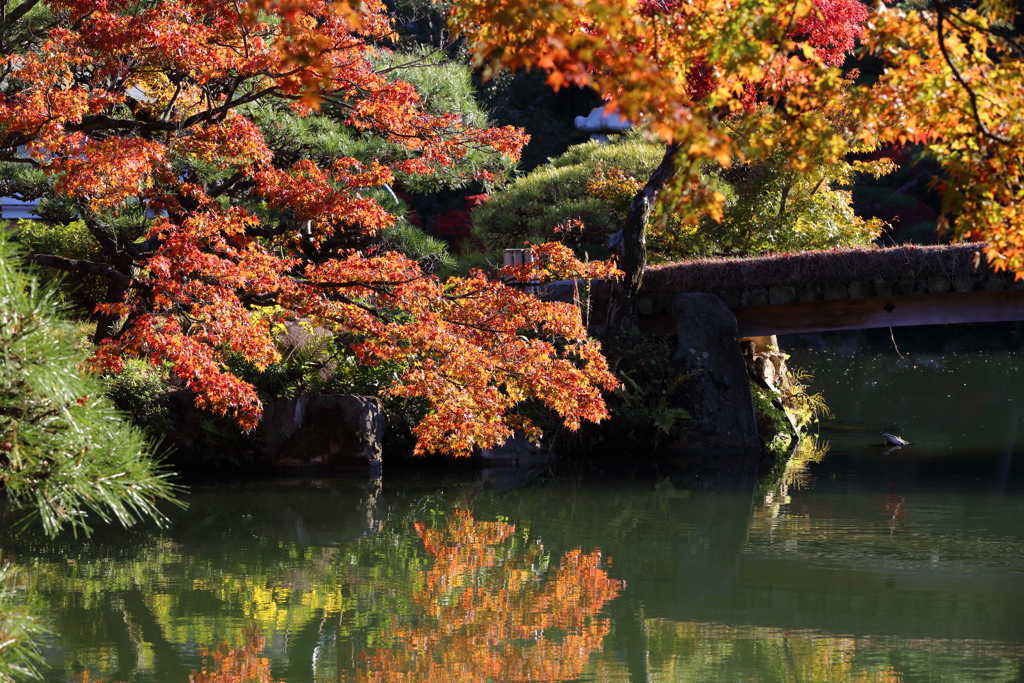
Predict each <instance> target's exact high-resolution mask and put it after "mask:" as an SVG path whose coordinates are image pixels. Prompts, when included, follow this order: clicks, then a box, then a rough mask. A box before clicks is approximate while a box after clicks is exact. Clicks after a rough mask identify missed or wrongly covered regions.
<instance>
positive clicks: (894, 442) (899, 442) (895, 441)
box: [882, 432, 910, 446]
mask: <svg viewBox="0 0 1024 683" xmlns="http://www.w3.org/2000/svg"><path fill="white" fill-rule="evenodd" d="M882 436H884V437H885V445H886V446H909V445H910V442H909V441H907V440H906V439H901V438H900V437H898V436H896V435H895V434H889V433H887V432H882Z"/></svg>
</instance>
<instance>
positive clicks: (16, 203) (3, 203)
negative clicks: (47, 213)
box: [0, 197, 39, 221]
mask: <svg viewBox="0 0 1024 683" xmlns="http://www.w3.org/2000/svg"><path fill="white" fill-rule="evenodd" d="M0 208H2V210H3V213H2V214H0V216H2V217H3V219H4V220H14V221H16V220H18V219H20V218H30V219H37V218H39V216H37V215H36V214H35V213H34V211H35V208H36V202H23V201H21V200H20V199H12V198H10V197H3V198H2V199H0Z"/></svg>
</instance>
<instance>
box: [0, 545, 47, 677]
mask: <svg viewBox="0 0 1024 683" xmlns="http://www.w3.org/2000/svg"><path fill="white" fill-rule="evenodd" d="M23 593H24V591H23V587H22V572H21V570H19V569H18V568H17V567H15V566H14V565H13V564H0V683H14V681H15V680H24V679H27V678H39V677H40V676H39V665H40V664H42V656H41V655H40V652H39V649H38V647H36V646H35V645H34V644H35V642H36V641H37V640H38V639H39V637H40V636H41V635H42V634H43V628H42V626H40V624H39V622H38V621H36V619H34V618H33V617H32V616H31V615H30V614H29V613H28V610H27V609H26V608H25V606H24V605H22V604H20V602H21V598H22V595H23Z"/></svg>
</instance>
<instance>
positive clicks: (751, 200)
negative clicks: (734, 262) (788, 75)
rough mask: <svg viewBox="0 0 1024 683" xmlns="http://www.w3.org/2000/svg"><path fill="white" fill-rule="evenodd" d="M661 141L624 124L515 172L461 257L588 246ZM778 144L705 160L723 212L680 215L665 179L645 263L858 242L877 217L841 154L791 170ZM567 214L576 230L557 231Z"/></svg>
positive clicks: (610, 228) (648, 166) (479, 218)
mask: <svg viewBox="0 0 1024 683" xmlns="http://www.w3.org/2000/svg"><path fill="white" fill-rule="evenodd" d="M664 151H665V150H664V147H663V146H662V145H659V144H656V143H652V142H647V141H645V140H643V139H642V137H641V136H640V134H638V133H631V134H629V135H626V136H624V137H623V139H621V140H620V141H618V142H616V143H612V144H600V143H596V142H588V143H585V144H582V145H576V146H574V147H570V148H569V149H568V151H567V152H566V153H565V154H563V155H562V156H560V157H558V158H557V159H552V160H550V161H549V162H548V163H547V164H546V165H544V166H541V167H539V168H537V169H536V170H535V171H533V172H532V173H530V174H529V175H527V176H524V177H521V178H518V179H517V180H516V181H515V182H513V183H511V184H510V185H508V186H507V187H506V188H505V189H504V190H503V191H502V192H500V193H498V194H497V195H496V196H495V198H494V199H493V200H492V201H490V202H488V203H487V204H484V205H483V206H481V207H479V208H478V209H476V210H475V211H474V212H473V235H474V237H475V238H476V241H477V242H478V244H479V245H481V246H480V247H479V248H478V249H477V251H476V252H473V253H468V254H467V255H465V256H464V258H463V260H464V262H465V264H466V265H467V266H476V267H485V266H486V265H488V264H500V263H501V250H502V249H506V248H519V247H521V246H522V245H523V243H524V242H531V243H536V242H547V241H550V240H553V239H559V240H563V241H568V242H570V243H571V244H573V246H575V247H577V248H578V249H579V250H580V251H586V252H587V253H589V254H590V255H591V256H595V257H604V256H605V255H606V253H607V252H605V253H602V251H601V249H600V246H599V245H603V244H605V243H607V242H608V240H609V238H610V237H611V236H612V235H614V234H615V233H616V232H617V231H618V230H620V229H621V228H622V226H623V223H624V221H625V218H626V213H627V211H628V208H629V203H630V200H631V199H632V198H633V196H634V195H635V194H636V192H637V190H639V189H640V188H641V187H642V186H643V185H644V183H646V181H647V178H649V177H650V175H651V173H652V172H653V171H654V169H655V168H657V166H658V164H659V163H660V162H661V159H662V157H663V155H664ZM790 161H791V160H790V159H788V158H787V156H786V154H785V151H780V152H778V153H777V154H775V155H774V156H772V157H770V158H769V159H768V160H766V161H764V162H759V163H757V164H739V163H737V164H734V165H733V166H732V167H729V168H722V167H719V166H716V165H710V164H709V165H708V166H706V167H705V168H704V170H703V172H702V174H701V184H702V186H703V188H704V189H705V190H707V191H710V192H717V193H719V194H721V195H722V196H723V197H724V200H725V201H724V211H723V215H722V217H721V220H714V219H712V218H711V217H705V218H703V219H702V220H700V221H699V222H698V223H697V224H696V225H693V224H686V223H683V222H682V221H681V220H679V219H678V218H677V217H676V214H675V212H674V211H673V209H672V207H673V202H676V201H683V199H681V198H680V195H678V194H676V193H673V191H672V189H671V188H670V189H669V190H668V191H667V192H665V193H663V196H662V197H660V199H661V201H659V203H658V204H657V205H656V206H655V208H654V210H653V212H652V215H651V220H650V226H649V228H648V235H647V246H648V252H649V253H648V257H649V259H650V261H651V262H652V263H659V262H662V263H663V262H667V261H679V260H685V259H687V258H694V257H701V256H755V255H760V254H768V253H784V252H793V251H807V250H815V249H830V248H833V247H852V246H860V245H866V244H868V243H869V242H870V240H871V238H872V236H873V235H874V234H875V232H876V231H877V230H878V228H879V227H880V226H879V224H878V223H877V221H865V220H863V219H861V218H859V217H858V216H857V215H856V214H855V213H854V210H853V206H852V202H851V196H850V192H849V191H848V190H847V189H846V188H847V186H848V185H849V184H850V183H851V182H852V180H853V167H852V166H851V165H850V164H849V163H846V162H841V163H837V164H831V165H828V164H823V163H819V164H815V165H809V167H808V168H807V169H805V170H801V171H794V170H792V169H791V166H792V164H791V163H790ZM569 219H576V220H578V221H581V222H582V223H583V226H584V227H583V230H582V232H577V233H574V234H570V235H565V234H559V233H557V232H556V231H555V230H554V229H555V227H556V226H558V225H560V224H562V223H564V222H565V221H567V220H569Z"/></svg>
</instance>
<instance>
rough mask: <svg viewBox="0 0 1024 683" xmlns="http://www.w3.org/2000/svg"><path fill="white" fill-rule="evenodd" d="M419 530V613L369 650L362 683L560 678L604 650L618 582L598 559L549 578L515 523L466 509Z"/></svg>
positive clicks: (571, 559) (573, 556)
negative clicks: (429, 563) (481, 517)
mask: <svg viewBox="0 0 1024 683" xmlns="http://www.w3.org/2000/svg"><path fill="white" fill-rule="evenodd" d="M416 530H417V532H418V533H419V535H420V538H421V539H422V540H423V544H424V546H425V547H426V550H427V552H428V553H430V555H431V556H432V557H433V558H434V566H433V568H432V569H430V570H428V571H423V572H421V578H422V584H421V586H420V587H419V588H418V589H417V591H416V593H415V596H414V602H415V605H416V607H417V615H416V617H415V618H414V619H412V620H410V623H408V624H407V625H403V626H401V627H399V628H398V629H396V630H395V631H394V632H393V633H392V636H393V645H392V646H390V647H386V648H378V649H373V650H369V651H368V652H367V653H366V655H365V659H364V661H365V669H361V670H360V672H359V678H360V680H367V681H433V682H437V683H443V682H444V681H482V680H501V681H520V680H537V681H552V680H564V679H572V678H576V677H578V676H579V674H580V672H581V671H582V670H583V667H584V666H585V664H586V662H587V658H588V656H589V655H590V653H592V652H599V651H600V650H601V646H602V641H603V639H604V637H605V636H606V635H607V634H608V632H609V621H608V619H607V618H602V617H599V616H597V615H598V612H599V611H600V610H601V609H602V607H604V605H605V603H607V602H608V601H609V600H611V599H612V598H614V597H615V596H616V595H618V593H619V591H620V590H621V589H622V587H623V582H622V581H616V580H615V579H611V578H609V577H608V574H607V573H606V572H605V571H604V570H603V569H601V567H600V565H601V555H600V553H599V552H593V553H590V554H589V555H584V554H583V553H582V552H580V551H579V550H574V551H572V552H569V553H566V554H565V556H563V557H562V561H561V565H560V566H559V567H558V569H557V570H555V571H554V572H553V573H551V574H548V572H547V556H546V555H545V554H544V550H543V547H542V546H541V545H540V543H538V542H533V543H529V544H524V543H522V542H520V543H517V541H520V540H521V539H520V538H512V534H513V532H514V531H515V527H514V526H513V525H510V524H505V523H501V522H477V521H475V520H474V519H473V517H472V515H471V514H470V513H468V512H464V511H462V512H456V513H455V514H454V515H452V516H451V518H450V520H449V521H448V523H447V524H446V525H445V526H443V527H441V528H436V529H430V528H427V527H426V526H425V525H423V524H417V525H416Z"/></svg>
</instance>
